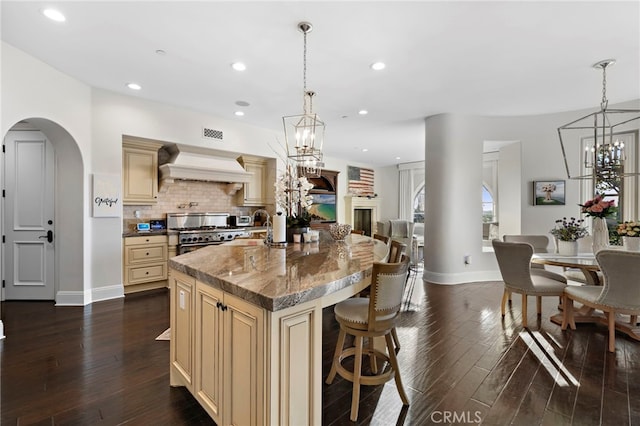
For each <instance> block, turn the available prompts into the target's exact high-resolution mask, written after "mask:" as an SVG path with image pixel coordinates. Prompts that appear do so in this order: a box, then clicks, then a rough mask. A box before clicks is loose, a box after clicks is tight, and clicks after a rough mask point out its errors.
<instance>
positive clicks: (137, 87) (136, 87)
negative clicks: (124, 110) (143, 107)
mask: <svg viewBox="0 0 640 426" xmlns="http://www.w3.org/2000/svg"><path fill="white" fill-rule="evenodd" d="M127 87H128V88H129V89H131V90H140V89H142V86H140V85H139V84H138V83H127Z"/></svg>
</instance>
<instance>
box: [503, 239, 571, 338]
mask: <svg viewBox="0 0 640 426" xmlns="http://www.w3.org/2000/svg"><path fill="white" fill-rule="evenodd" d="M491 243H492V245H493V250H494V252H495V254H496V259H497V260H498V266H499V268H500V273H501V274H502V280H503V281H504V294H503V295H502V305H501V313H502V316H503V317H504V315H505V307H506V304H507V300H508V298H509V295H510V294H511V292H513V293H520V294H521V295H522V326H523V327H525V328H526V327H527V296H536V307H537V313H538V315H540V314H541V313H542V296H559V297H560V296H562V295H563V294H564V289H565V287H566V286H567V284H566V280H565V282H562V281H558V280H555V279H553V278H549V277H548V276H547V275H546V274H533V273H532V269H531V257H532V256H533V246H532V245H531V244H529V243H516V242H509V243H507V242H503V241H500V240H493V241H492V242H491Z"/></svg>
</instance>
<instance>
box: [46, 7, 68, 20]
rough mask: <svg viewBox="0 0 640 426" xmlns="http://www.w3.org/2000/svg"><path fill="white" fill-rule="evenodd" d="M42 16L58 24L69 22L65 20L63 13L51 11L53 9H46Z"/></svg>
mask: <svg viewBox="0 0 640 426" xmlns="http://www.w3.org/2000/svg"><path fill="white" fill-rule="evenodd" d="M42 14H43V15H44V16H46V17H47V18H49V19H51V20H52V21H56V22H64V21H66V20H67V18H65V16H64V15H63V14H62V12H60V11H59V10H56V9H51V8H49V9H44V10H43V11H42Z"/></svg>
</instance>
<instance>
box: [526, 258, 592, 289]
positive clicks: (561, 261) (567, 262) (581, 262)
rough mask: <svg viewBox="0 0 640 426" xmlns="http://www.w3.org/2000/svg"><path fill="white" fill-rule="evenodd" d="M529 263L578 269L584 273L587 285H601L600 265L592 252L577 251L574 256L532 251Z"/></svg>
mask: <svg viewBox="0 0 640 426" xmlns="http://www.w3.org/2000/svg"><path fill="white" fill-rule="evenodd" d="M531 263H537V264H541V265H550V266H561V267H563V268H571V269H579V270H580V271H582V273H583V274H584V278H585V280H586V283H587V285H602V282H601V281H600V275H598V271H600V266H599V265H598V261H597V260H596V256H595V255H594V254H593V253H578V254H577V255H575V256H570V255H563V254H558V253H534V254H533V257H532V258H531Z"/></svg>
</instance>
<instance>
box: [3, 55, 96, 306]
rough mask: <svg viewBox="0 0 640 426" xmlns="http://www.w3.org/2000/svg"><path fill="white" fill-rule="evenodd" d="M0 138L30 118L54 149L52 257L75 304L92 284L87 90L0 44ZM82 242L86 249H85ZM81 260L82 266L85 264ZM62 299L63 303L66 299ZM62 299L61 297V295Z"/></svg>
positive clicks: (60, 285) (62, 285)
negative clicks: (55, 171)
mask: <svg viewBox="0 0 640 426" xmlns="http://www.w3.org/2000/svg"><path fill="white" fill-rule="evenodd" d="M1 48H2V50H1V54H2V61H1V67H2V77H1V78H2V80H1V87H2V92H1V93H2V96H1V103H2V111H1V116H0V132H1V134H2V137H3V138H4V136H6V134H7V132H8V131H9V130H10V129H11V127H12V126H14V125H15V124H16V123H17V122H19V121H21V120H26V119H29V120H30V122H32V123H35V124H36V125H37V126H38V127H39V128H40V129H41V130H42V131H43V133H45V135H47V137H48V138H49V139H50V140H51V141H52V143H53V144H54V147H55V150H56V166H57V176H56V188H57V191H56V192H57V195H58V197H57V199H56V217H55V220H56V224H55V236H56V241H55V244H56V256H57V257H58V259H57V262H56V263H57V266H58V270H57V279H58V282H57V283H56V286H57V291H58V294H64V295H66V296H65V297H68V299H65V298H63V299H65V300H67V301H68V300H69V299H72V300H75V301H78V303H84V302H86V301H87V297H88V289H90V287H91V279H90V271H91V265H90V264H89V263H87V262H86V261H83V259H88V258H89V254H90V252H91V246H92V244H91V241H92V240H91V224H90V223H89V222H88V221H86V220H83V218H87V217H88V214H89V205H88V203H85V202H84V200H85V197H86V195H87V194H89V185H88V183H87V182H88V176H89V173H90V172H89V171H88V170H87V169H85V168H84V165H83V164H87V163H88V162H89V161H90V158H91V117H90V111H91V104H90V102H91V91H90V88H89V87H88V86H86V85H84V84H82V83H80V82H78V81H76V80H74V79H73V78H71V77H69V76H67V75H65V74H62V73H60V72H58V71H57V70H55V69H53V68H51V67H50V66H48V65H46V64H44V63H43V62H41V61H39V60H37V59H35V58H33V57H31V56H29V55H26V54H24V53H23V52H21V51H20V50H17V49H15V48H13V47H12V46H10V45H8V44H6V43H2V45H1ZM83 247H84V250H83ZM83 265H84V267H83ZM65 300H63V301H62V302H61V303H66V301H65ZM59 302H60V300H59Z"/></svg>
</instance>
